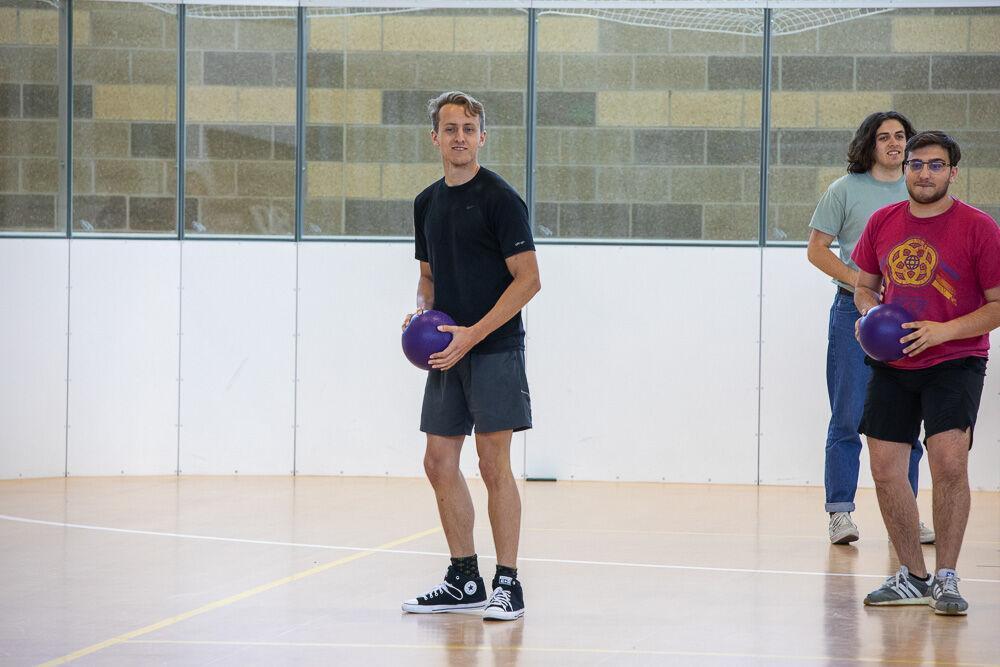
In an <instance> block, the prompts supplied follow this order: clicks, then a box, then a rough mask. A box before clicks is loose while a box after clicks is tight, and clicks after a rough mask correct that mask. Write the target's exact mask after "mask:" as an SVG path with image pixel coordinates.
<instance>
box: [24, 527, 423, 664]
mask: <svg viewBox="0 0 1000 667" xmlns="http://www.w3.org/2000/svg"><path fill="white" fill-rule="evenodd" d="M440 530H441V528H440V527H438V528H429V529H427V530H422V531H420V532H419V533H414V534H413V535H407V536H406V537H401V538H399V539H398V540H393V541H392V542H386V543H385V544H380V545H378V546H377V547H374V548H373V549H372V550H371V551H362V552H359V553H355V554H351V555H350V556H345V557H344V558H340V559H338V560H335V561H331V562H329V563H324V564H323V565H317V566H316V567H313V568H310V569H308V570H304V571H302V572H297V573H296V574H293V575H290V576H287V577H282V578H281V579H276V580H274V581H272V582H269V583H266V584H261V585H260V586H256V587H255V588H251V589H249V590H246V591H243V592H242V593H237V594H236V595H231V596H229V597H227V598H223V599H221V600H216V601H215V602H209V603H208V604H206V605H202V606H201V607H198V608H197V609H192V610H191V611H186V612H184V613H183V614H177V615H176V616H171V617H170V618H165V619H163V620H162V621H157V622H156V623H153V624H152V625H147V626H146V627H143V628H139V629H137V630H132V631H131V632H126V633H125V634H121V635H118V636H117V637H112V638H111V639H107V640H105V641H103V642H100V643H98V644H93V645H91V646H88V647H86V648H82V649H80V650H78V651H73V652H72V653H69V654H67V655H64V656H62V657H61V658H55V659H53V660H49V661H48V662H45V663H42V664H41V665H40V667H49V666H50V665H64V664H66V663H67V662H71V661H73V660H76V659H77V658H82V657H84V656H87V655H90V654H91V653H97V652H98V651H102V650H104V649H106V648H110V647H111V646H115V645H117V644H122V643H125V642H127V641H129V640H132V639H135V638H136V637H141V636H142V635H147V634H149V633H150V632H155V631H157V630H161V629H163V628H166V627H169V626H171V625H174V624H176V623H180V622H181V621H186V620H187V619H189V618H193V617H194V616H199V615H201V614H205V613H208V612H210V611H214V610H216V609H219V608H221V607H225V606H227V605H231V604H233V603H234V602H240V601H241V600H246V599H247V598H249V597H253V596H254V595H257V594H258V593H264V592H266V591H269V590H271V589H273V588H277V587H279V586H284V585H285V584H290V583H292V582H295V581H298V580H300V579H305V578H306V577H311V576H312V575H314V574H319V573H320V572H325V571H327V570H329V569H331V568H334V567H337V566H338V565H345V564H347V563H350V562H352V561H356V560H359V559H361V558H365V557H367V556H372V555H374V554H376V553H378V551H377V550H378V549H391V548H393V547H396V546H399V545H400V544H405V543H407V542H412V541H414V540H419V539H420V538H421V537H427V536H428V535H433V534H434V533H436V532H439V531H440Z"/></svg>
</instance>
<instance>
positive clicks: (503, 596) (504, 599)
mask: <svg viewBox="0 0 1000 667" xmlns="http://www.w3.org/2000/svg"><path fill="white" fill-rule="evenodd" d="M489 606H491V607H495V606H496V607H503V608H504V609H505V610H506V611H510V610H511V609H513V605H512V604H511V602H510V591H507V590H504V589H502V588H500V587H499V586H497V587H496V588H494V589H493V598H492V599H491V600H490V604H489Z"/></svg>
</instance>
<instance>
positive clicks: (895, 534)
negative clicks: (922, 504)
mask: <svg viewBox="0 0 1000 667" xmlns="http://www.w3.org/2000/svg"><path fill="white" fill-rule="evenodd" d="M910 447H911V446H910V444H909V443H904V442H890V441H888V440H878V439H876V438H871V437H869V438H868V454H869V457H870V459H871V467H872V478H873V479H874V480H875V493H876V495H877V496H878V506H879V509H880V510H881V511H882V520H883V521H884V522H885V528H886V530H887V531H889V538H890V539H891V540H892V546H893V547H894V548H895V549H896V556H898V557H899V562H900V564H901V565H905V566H906V567H907V569H909V571H910V572H911V573H912V574H913V575H914V576H916V577H926V576H927V567H926V565H925V564H924V554H923V552H922V551H921V550H920V528H919V527H918V526H919V522H920V516H919V514H918V512H917V500H916V498H914V497H913V489H912V488H910V482H909V480H908V478H907V474H908V472H909V465H910ZM936 485H937V484H936V482H935V486H936ZM935 496H937V494H935ZM936 525H937V518H936V517H935V526H936Z"/></svg>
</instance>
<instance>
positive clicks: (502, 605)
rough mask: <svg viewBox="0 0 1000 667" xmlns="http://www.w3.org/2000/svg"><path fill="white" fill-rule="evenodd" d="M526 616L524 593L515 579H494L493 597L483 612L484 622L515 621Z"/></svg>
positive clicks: (499, 577) (504, 577)
mask: <svg viewBox="0 0 1000 667" xmlns="http://www.w3.org/2000/svg"><path fill="white" fill-rule="evenodd" d="M523 615H524V592H523V591H522V590H521V582H520V581H518V580H517V579H515V578H514V577H507V576H503V575H500V576H498V577H495V578H494V579H493V595H492V597H490V602H489V604H487V605H486V609H485V610H484V611H483V620H484V621H513V620H514V619H516V618H521V617H522V616H523Z"/></svg>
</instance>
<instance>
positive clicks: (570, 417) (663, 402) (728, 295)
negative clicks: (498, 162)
mask: <svg viewBox="0 0 1000 667" xmlns="http://www.w3.org/2000/svg"><path fill="white" fill-rule="evenodd" d="M759 261H760V251H759V250H758V249H757V248H709V247H664V246H660V247H656V246H653V247H629V246H597V247H586V246H582V247H581V246H543V247H542V248H540V250H539V264H540V269H541V280H542V291H541V293H540V294H539V295H538V296H537V297H536V298H535V300H534V301H532V303H531V304H529V308H528V351H527V359H528V380H529V383H530V385H531V394H532V404H533V409H534V416H535V429H534V430H533V431H531V432H530V434H529V436H528V444H527V475H528V476H529V477H558V478H560V479H595V480H617V479H620V480H640V481H647V480H648V481H661V480H669V481H673V482H708V481H712V482H723V483H744V484H752V483H754V481H755V479H756V474H757V436H756V433H757V372H758V367H757V334H758V299H757V293H758V287H759V278H760V264H759Z"/></svg>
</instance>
